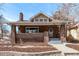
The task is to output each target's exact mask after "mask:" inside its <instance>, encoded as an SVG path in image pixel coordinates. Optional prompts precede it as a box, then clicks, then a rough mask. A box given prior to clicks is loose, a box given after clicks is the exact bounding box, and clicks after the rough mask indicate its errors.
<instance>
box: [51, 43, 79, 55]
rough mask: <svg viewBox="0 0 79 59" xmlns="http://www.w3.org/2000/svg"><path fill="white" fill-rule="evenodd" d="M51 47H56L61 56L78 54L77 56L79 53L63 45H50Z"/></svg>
mask: <svg viewBox="0 0 79 59" xmlns="http://www.w3.org/2000/svg"><path fill="white" fill-rule="evenodd" d="M52 45H53V46H54V47H56V48H57V49H58V50H59V51H62V55H64V54H78V55H79V51H77V50H74V49H72V48H69V47H66V46H65V45H64V44H52Z"/></svg>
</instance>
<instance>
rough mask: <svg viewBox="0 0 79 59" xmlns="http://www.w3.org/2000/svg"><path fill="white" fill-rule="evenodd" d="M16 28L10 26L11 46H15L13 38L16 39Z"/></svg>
mask: <svg viewBox="0 0 79 59" xmlns="http://www.w3.org/2000/svg"><path fill="white" fill-rule="evenodd" d="M15 33H16V26H14V25H12V26H11V39H12V40H11V41H12V42H11V43H12V45H14V44H15V38H16V34H15Z"/></svg>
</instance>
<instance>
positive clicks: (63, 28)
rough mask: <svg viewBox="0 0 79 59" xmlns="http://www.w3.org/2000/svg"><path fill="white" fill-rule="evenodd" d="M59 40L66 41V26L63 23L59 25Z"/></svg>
mask: <svg viewBox="0 0 79 59" xmlns="http://www.w3.org/2000/svg"><path fill="white" fill-rule="evenodd" d="M60 40H61V42H62V43H63V42H66V26H65V25H63V26H61V27H60Z"/></svg>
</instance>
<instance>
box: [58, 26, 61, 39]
mask: <svg viewBox="0 0 79 59" xmlns="http://www.w3.org/2000/svg"><path fill="white" fill-rule="evenodd" d="M58 27H59V36H60V35H61V31H60V30H61V29H60V27H61V25H59V26H58ZM59 39H61V38H60V37H59Z"/></svg>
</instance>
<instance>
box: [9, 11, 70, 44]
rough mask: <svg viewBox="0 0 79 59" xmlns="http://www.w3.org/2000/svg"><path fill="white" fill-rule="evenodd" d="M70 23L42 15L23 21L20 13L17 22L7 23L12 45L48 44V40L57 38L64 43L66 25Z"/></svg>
mask: <svg viewBox="0 0 79 59" xmlns="http://www.w3.org/2000/svg"><path fill="white" fill-rule="evenodd" d="M70 22H72V21H68V20H57V19H53V18H51V17H49V16H47V15H46V14H44V13H38V14H36V15H34V16H33V17H31V18H30V19H29V20H24V19H23V13H22V12H21V13H20V14H19V21H17V22H11V23H9V24H10V25H11V38H12V43H13V44H21V43H23V44H24V43H27V42H41V43H44V44H48V42H49V41H50V40H51V39H50V38H59V40H61V41H64V40H66V37H67V26H66V25H67V24H68V23H70ZM17 29H18V31H17ZM52 40H53V39H52Z"/></svg>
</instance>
